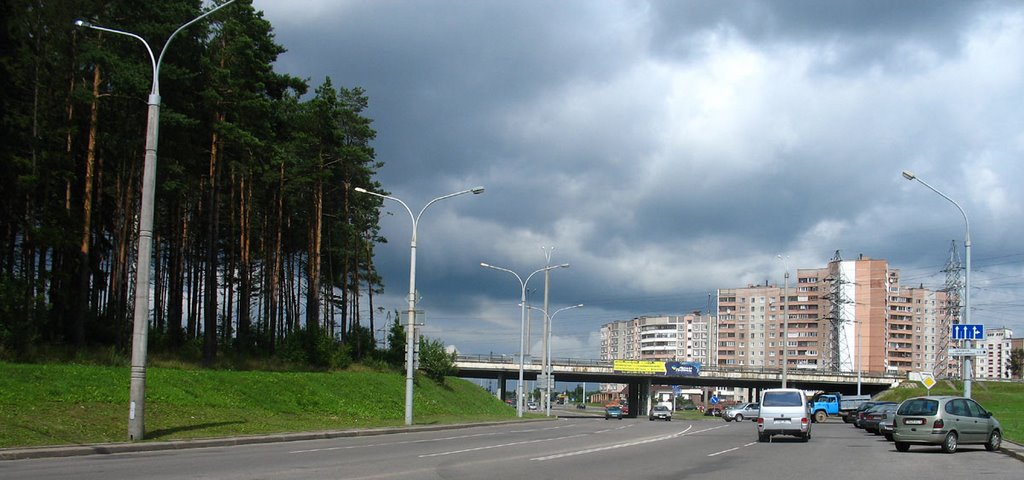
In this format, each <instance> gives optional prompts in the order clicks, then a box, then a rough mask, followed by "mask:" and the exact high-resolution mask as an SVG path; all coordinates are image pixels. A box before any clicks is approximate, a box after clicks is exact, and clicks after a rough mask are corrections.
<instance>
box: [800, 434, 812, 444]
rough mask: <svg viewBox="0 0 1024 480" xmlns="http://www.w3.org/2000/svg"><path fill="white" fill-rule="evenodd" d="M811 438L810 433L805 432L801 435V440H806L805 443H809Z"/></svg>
mask: <svg viewBox="0 0 1024 480" xmlns="http://www.w3.org/2000/svg"><path fill="white" fill-rule="evenodd" d="M810 439H811V434H809V433H805V434H803V435H801V436H800V441H801V442H804V443H807V442H808V441H809V440H810Z"/></svg>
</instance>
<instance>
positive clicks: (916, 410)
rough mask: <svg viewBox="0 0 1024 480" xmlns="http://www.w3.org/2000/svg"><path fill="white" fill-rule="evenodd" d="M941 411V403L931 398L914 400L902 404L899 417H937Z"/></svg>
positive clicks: (898, 412)
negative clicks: (936, 414)
mask: <svg viewBox="0 0 1024 480" xmlns="http://www.w3.org/2000/svg"><path fill="white" fill-rule="evenodd" d="M938 411H939V401H938V400H933V399H930V398H914V399H910V400H907V401H905V402H903V403H902V404H900V408H899V410H897V411H896V414H897V415H935V413H936V412H938Z"/></svg>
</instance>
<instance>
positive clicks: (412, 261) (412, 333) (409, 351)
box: [353, 187, 484, 425]
mask: <svg viewBox="0 0 1024 480" xmlns="http://www.w3.org/2000/svg"><path fill="white" fill-rule="evenodd" d="M353 190H355V191H357V192H359V193H365V194H367V195H373V196H375V197H380V198H386V199H389V200H394V201H396V202H398V203H400V204H401V205H402V206H403V207H405V211H406V212H409V218H410V219H411V220H412V240H410V242H409V313H408V314H407V315H406V317H407V318H408V322H407V324H408V328H406V331H405V424H406V425H412V394H413V374H414V373H415V371H416V370H415V368H413V363H414V362H413V360H414V358H413V355H414V352H415V351H416V348H415V342H416V231H417V229H418V228H419V224H420V217H421V216H422V215H423V212H424V211H426V210H427V207H429V206H431V205H433V204H434V203H435V202H438V201H441V200H444V199H446V198H452V197H456V196H459V195H465V194H467V193H472V194H474V195H479V194H481V193H483V191H484V187H473V188H470V189H467V190H462V191H459V192H455V193H449V194H447V195H442V196H440V197H437V198H435V199H433V200H431V201H429V202H427V204H426V205H424V206H423V208H422V209H420V213H419V214H417V215H415V216H414V215H413V214H412V209H410V208H409V205H406V203H405V202H403V201H402V200H400V199H398V198H396V197H392V196H390V195H382V194H380V193H376V192H371V191H369V190H367V189H365V188H362V187H355V188H354V189H353Z"/></svg>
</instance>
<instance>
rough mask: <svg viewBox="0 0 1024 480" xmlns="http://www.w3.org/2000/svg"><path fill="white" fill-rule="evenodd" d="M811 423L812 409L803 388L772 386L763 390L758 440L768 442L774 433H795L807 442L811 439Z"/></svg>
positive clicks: (758, 418)
mask: <svg viewBox="0 0 1024 480" xmlns="http://www.w3.org/2000/svg"><path fill="white" fill-rule="evenodd" d="M811 425H812V422H811V411H810V408H808V404H807V397H805V396H804V392H803V390H798V389H795V388H770V389H768V390H765V391H763V392H761V410H760V415H758V417H757V441H759V442H767V441H768V440H770V439H771V437H772V436H773V435H793V436H795V437H798V438H799V439H800V440H801V441H804V442H806V441H808V440H810V439H811Z"/></svg>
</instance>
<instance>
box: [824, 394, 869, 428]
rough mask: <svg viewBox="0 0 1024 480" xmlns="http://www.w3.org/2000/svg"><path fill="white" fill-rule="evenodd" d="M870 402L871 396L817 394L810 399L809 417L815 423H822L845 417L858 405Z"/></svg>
mask: <svg viewBox="0 0 1024 480" xmlns="http://www.w3.org/2000/svg"><path fill="white" fill-rule="evenodd" d="M869 400H871V395H845V396H844V395H841V394H839V393H819V394H817V395H815V396H814V398H812V399H811V415H812V416H813V418H814V421H815V422H824V421H825V419H826V418H828V417H836V416H839V415H844V416H845V415H846V413H848V412H850V411H852V410H856V409H857V407H859V406H860V404H862V403H864V402H866V401H869Z"/></svg>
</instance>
